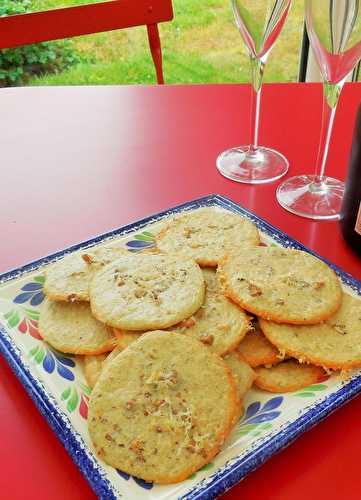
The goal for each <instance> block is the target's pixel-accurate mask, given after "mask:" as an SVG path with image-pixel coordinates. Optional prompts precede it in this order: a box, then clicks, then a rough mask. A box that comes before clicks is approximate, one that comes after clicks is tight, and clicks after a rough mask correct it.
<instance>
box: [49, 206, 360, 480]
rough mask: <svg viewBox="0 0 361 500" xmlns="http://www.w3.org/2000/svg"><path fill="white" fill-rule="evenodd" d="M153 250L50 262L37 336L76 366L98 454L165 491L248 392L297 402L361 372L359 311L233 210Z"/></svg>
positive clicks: (204, 219)
mask: <svg viewBox="0 0 361 500" xmlns="http://www.w3.org/2000/svg"><path fill="white" fill-rule="evenodd" d="M156 243H157V245H156V247H157V248H156V250H155V251H154V250H153V251H151V252H146V251H145V252H141V253H139V254H130V253H129V252H128V251H126V250H125V249H124V247H123V245H122V244H121V243H120V244H119V243H118V244H117V243H115V244H112V245H110V246H107V247H99V248H95V249H91V250H88V251H83V252H79V253H76V254H71V255H69V256H67V257H65V258H63V259H62V260H60V261H57V262H56V263H55V264H53V265H52V266H51V267H49V269H48V270H47V272H46V281H45V294H46V300H45V301H44V304H43V307H42V311H41V314H40V320H39V330H40V333H41V334H42V336H43V338H44V340H45V341H47V342H48V343H49V344H51V345H52V346H53V347H55V348H56V349H58V350H60V351H62V352H65V353H72V354H77V355H82V362H83V366H84V372H85V376H86V379H87V381H88V383H89V385H90V386H91V387H93V390H92V394H91V398H90V401H89V414H88V421H89V433H90V436H91V439H92V442H93V445H94V447H95V450H96V452H97V454H98V456H99V457H100V458H101V459H103V460H104V461H105V462H106V463H108V464H110V465H112V466H114V467H117V468H119V469H121V470H123V471H125V472H127V473H129V474H132V475H134V476H137V477H140V478H142V479H144V480H145V481H152V482H157V483H161V484H165V483H174V482H178V481H181V480H183V479H186V478H187V477H188V476H189V475H190V474H192V473H193V472H195V471H196V470H198V469H200V468H201V467H202V466H203V465H205V464H206V463H208V462H209V461H210V460H211V459H212V458H213V457H214V456H215V455H216V454H217V453H218V452H219V450H220V448H221V446H222V444H223V442H224V441H225V439H226V438H227V436H228V435H229V433H230V432H231V430H232V428H233V427H234V425H235V423H236V422H237V420H238V419H239V417H240V415H241V414H242V401H243V398H244V395H245V394H246V392H247V391H248V390H249V389H250V387H251V386H252V384H253V383H255V384H256V385H257V386H258V387H259V388H261V389H264V390H268V391H271V392H286V391H293V390H297V389H299V388H301V387H305V386H308V385H310V384H313V383H316V382H319V381H321V380H324V379H325V378H326V377H327V374H328V370H329V369H332V370H337V369H347V368H350V367H356V366H361V347H358V346H359V345H361V344H360V343H358V342H357V341H358V335H359V332H360V331H361V328H360V327H361V307H360V303H359V301H358V300H357V299H355V298H353V297H351V296H349V295H344V294H343V293H342V289H341V286H340V283H339V281H338V278H337V276H336V275H335V273H334V272H333V271H332V270H331V269H330V268H329V267H328V266H326V265H325V264H324V263H323V262H321V261H320V260H318V259H316V258H314V257H312V256H311V255H309V254H307V253H304V252H300V251H297V250H291V249H284V248H278V247H264V246H260V237H259V233H258V230H257V228H256V227H255V226H254V225H253V224H252V223H251V222H250V221H249V220H247V219H245V218H242V217H240V216H239V215H236V214H233V213H230V212H226V211H221V210H216V209H212V208H200V209H197V210H193V211H190V212H185V213H181V214H179V215H176V216H175V217H173V218H172V219H171V220H168V221H167V223H166V224H165V226H164V228H163V229H162V231H161V232H160V233H159V234H158V235H157V237H156Z"/></svg>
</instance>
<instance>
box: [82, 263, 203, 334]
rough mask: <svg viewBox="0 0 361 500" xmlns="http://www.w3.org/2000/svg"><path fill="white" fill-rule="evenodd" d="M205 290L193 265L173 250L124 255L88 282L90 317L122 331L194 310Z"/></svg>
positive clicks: (164, 323)
mask: <svg viewBox="0 0 361 500" xmlns="http://www.w3.org/2000/svg"><path fill="white" fill-rule="evenodd" d="M204 293H205V284H204V279H203V275H202V272H201V270H200V268H199V266H198V264H197V263H196V262H195V261H194V260H193V259H186V258H182V257H179V256H174V255H151V254H148V255H136V256H134V255H124V256H122V257H120V258H119V259H117V260H116V261H115V262H113V263H111V264H108V265H107V266H105V267H104V268H102V269H100V270H99V271H97V272H95V273H94V275H93V277H92V279H91V282H90V286H89V295H90V305H91V309H92V312H93V314H94V316H95V317H96V318H98V319H99V320H100V321H102V322H104V323H106V324H108V325H110V326H113V327H114V328H119V329H121V330H152V329H156V328H158V329H159V328H167V327H169V326H172V325H174V324H176V323H179V322H180V321H182V320H183V319H185V318H188V317H189V316H191V315H192V314H193V313H195V312H196V311H197V310H198V309H199V307H200V306H201V305H202V303H203V299H204Z"/></svg>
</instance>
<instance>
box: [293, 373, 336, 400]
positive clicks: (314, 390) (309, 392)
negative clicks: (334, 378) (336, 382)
mask: <svg viewBox="0 0 361 500" xmlns="http://www.w3.org/2000/svg"><path fill="white" fill-rule="evenodd" d="M327 378H328V377H327ZM326 389H327V385H325V384H315V385H309V386H308V387H304V388H303V389H301V390H299V391H297V392H295V393H294V395H295V396H298V397H301V398H312V397H313V398H314V397H316V396H318V393H319V392H320V391H324V390H326Z"/></svg>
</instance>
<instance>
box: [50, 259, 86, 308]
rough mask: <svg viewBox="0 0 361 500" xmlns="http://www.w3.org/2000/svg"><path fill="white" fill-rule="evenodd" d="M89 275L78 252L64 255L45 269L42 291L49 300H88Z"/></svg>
mask: <svg viewBox="0 0 361 500" xmlns="http://www.w3.org/2000/svg"><path fill="white" fill-rule="evenodd" d="M89 277H90V275H89V269H88V266H87V265H86V263H85V262H84V261H83V259H82V258H81V254H80V253H79V252H76V253H72V254H70V255H66V256H65V257H63V258H62V259H60V260H58V261H56V262H55V263H54V264H51V265H50V266H49V267H48V268H47V269H46V271H45V283H44V293H45V295H46V296H47V297H48V299H50V300H60V301H68V302H74V301H89V294H88V288H89Z"/></svg>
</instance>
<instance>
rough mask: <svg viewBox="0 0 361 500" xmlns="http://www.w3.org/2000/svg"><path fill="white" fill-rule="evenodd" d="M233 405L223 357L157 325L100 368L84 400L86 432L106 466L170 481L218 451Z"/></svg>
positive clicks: (235, 409) (236, 408)
mask: <svg viewBox="0 0 361 500" xmlns="http://www.w3.org/2000/svg"><path fill="white" fill-rule="evenodd" d="M210 388H212V390H209V389H210ZM238 411H239V404H238V398H237V395H236V386H235V382H234V379H233V377H232V375H231V371H230V369H229V368H228V367H227V365H226V364H225V362H224V361H223V359H222V358H220V357H219V356H217V355H215V354H213V353H212V352H210V351H209V350H208V349H206V348H205V347H204V346H202V345H201V344H200V343H199V342H197V341H195V340H193V339H190V338H188V337H186V336H184V335H180V334H177V333H170V332H164V331H162V332H159V331H155V332H150V333H147V334H146V335H143V336H142V337H141V338H140V339H139V340H138V341H137V342H135V343H133V344H132V345H130V346H129V347H128V348H127V349H125V350H124V351H123V352H121V353H120V354H118V356H116V358H115V359H113V361H112V362H111V363H109V364H108V365H107V366H106V368H105V369H104V370H103V372H102V374H101V375H100V377H99V379H98V382H97V384H96V386H95V388H94V390H93V391H92V394H91V397H90V400H89V413H88V422H89V433H90V437H91V439H92V442H93V444H94V447H95V449H96V451H97V454H98V456H99V457H100V458H101V459H103V460H104V461H105V462H106V463H108V464H109V465H111V466H113V467H116V468H118V469H120V470H122V471H124V472H127V473H128V474H132V475H134V476H136V477H139V478H142V479H144V480H145V481H153V482H156V483H164V484H166V483H175V482H178V481H182V480H183V479H186V478H187V477H189V475H190V474H192V473H193V472H195V471H196V470H198V469H200V468H201V467H202V466H203V465H205V464H206V463H208V462H209V461H210V460H211V459H212V458H213V457H214V456H215V455H216V454H217V453H218V452H219V450H220V447H221V445H222V443H223V442H224V440H225V438H226V437H227V436H228V434H229V432H230V430H231V426H232V423H233V421H234V416H235V414H236V412H238Z"/></svg>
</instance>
